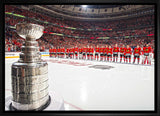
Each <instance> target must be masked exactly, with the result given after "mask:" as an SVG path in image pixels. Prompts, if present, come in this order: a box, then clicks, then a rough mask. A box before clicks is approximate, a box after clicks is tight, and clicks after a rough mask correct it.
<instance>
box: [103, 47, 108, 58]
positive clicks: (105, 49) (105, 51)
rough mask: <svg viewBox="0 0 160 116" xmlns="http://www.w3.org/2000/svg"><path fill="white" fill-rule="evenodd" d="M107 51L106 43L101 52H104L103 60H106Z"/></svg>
mask: <svg viewBox="0 0 160 116" xmlns="http://www.w3.org/2000/svg"><path fill="white" fill-rule="evenodd" d="M107 51H108V45H106V47H105V48H104V50H103V54H104V61H106V60H107Z"/></svg>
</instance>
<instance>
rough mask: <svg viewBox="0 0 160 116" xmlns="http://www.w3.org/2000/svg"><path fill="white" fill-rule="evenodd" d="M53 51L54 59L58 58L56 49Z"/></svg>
mask: <svg viewBox="0 0 160 116" xmlns="http://www.w3.org/2000/svg"><path fill="white" fill-rule="evenodd" d="M52 50H53V57H54V58H56V53H57V49H56V47H54V48H53V49H52Z"/></svg>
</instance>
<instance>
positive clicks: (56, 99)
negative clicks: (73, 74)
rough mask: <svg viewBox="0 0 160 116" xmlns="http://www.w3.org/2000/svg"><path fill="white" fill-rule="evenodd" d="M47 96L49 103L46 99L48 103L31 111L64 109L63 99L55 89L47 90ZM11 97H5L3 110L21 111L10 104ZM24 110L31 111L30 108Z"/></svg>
mask: <svg viewBox="0 0 160 116" xmlns="http://www.w3.org/2000/svg"><path fill="white" fill-rule="evenodd" d="M49 97H50V103H49V101H48V105H47V103H46V104H45V106H44V107H43V108H41V109H40V108H38V109H35V110H33V111H64V110H65V107H64V100H63V97H62V96H61V95H59V94H58V93H57V92H55V91H49ZM12 99H13V97H12V96H10V95H9V96H8V97H6V98H5V111H22V110H17V109H15V108H13V105H12V104H11V103H12ZM23 111H24V110H23ZM25 111H32V110H25Z"/></svg>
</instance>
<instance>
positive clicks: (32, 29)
mask: <svg viewBox="0 0 160 116" xmlns="http://www.w3.org/2000/svg"><path fill="white" fill-rule="evenodd" d="M43 30H44V27H43V26H41V25H37V24H32V23H18V24H16V31H17V33H18V35H19V36H20V37H22V38H24V39H26V38H30V39H32V40H33V41H35V40H36V39H39V38H40V37H41V36H42V35H43Z"/></svg>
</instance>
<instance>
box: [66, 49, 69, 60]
mask: <svg viewBox="0 0 160 116" xmlns="http://www.w3.org/2000/svg"><path fill="white" fill-rule="evenodd" d="M66 58H69V48H67V49H66Z"/></svg>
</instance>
